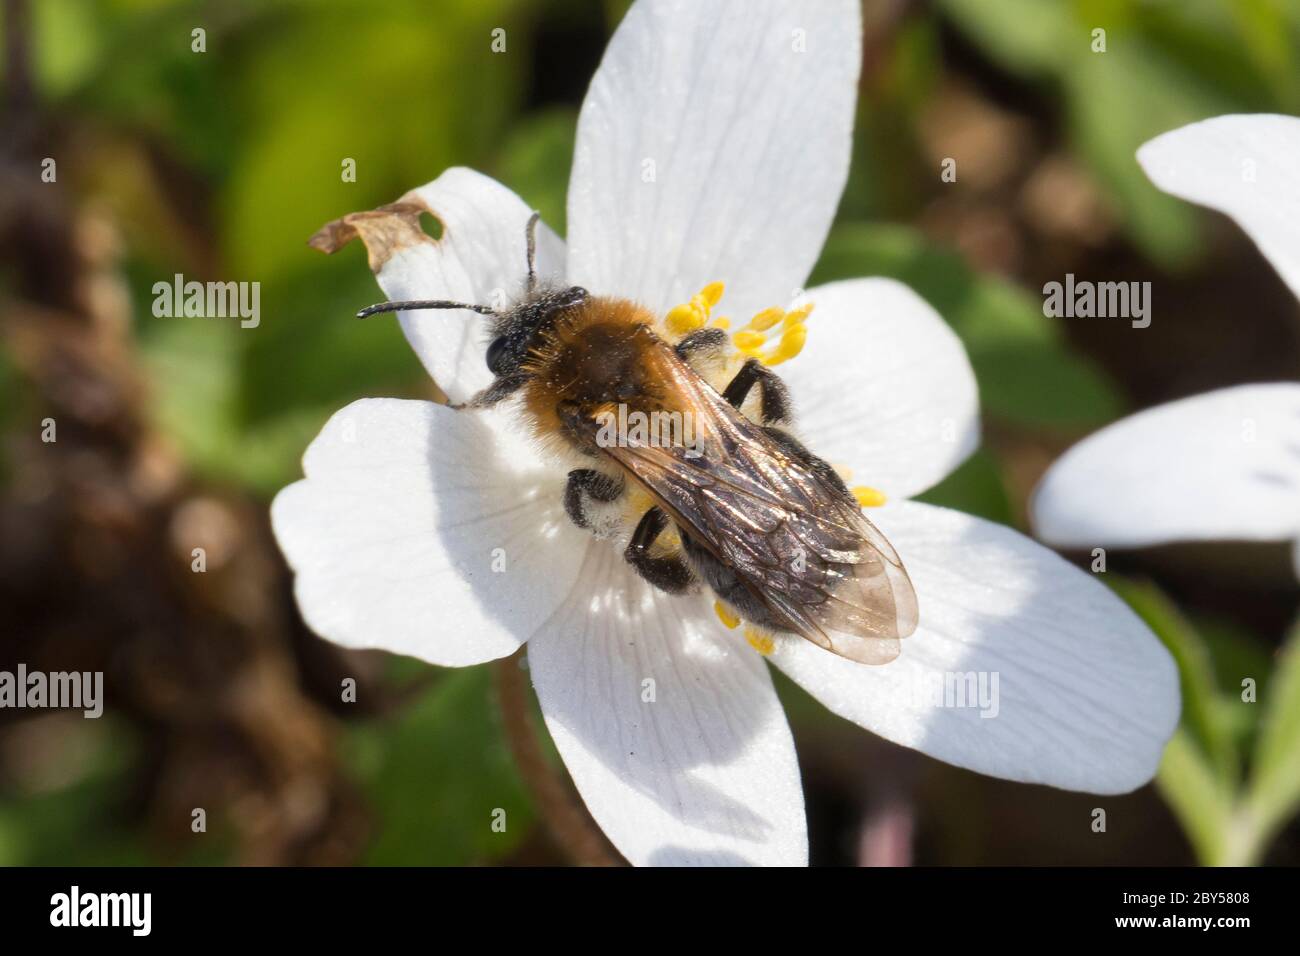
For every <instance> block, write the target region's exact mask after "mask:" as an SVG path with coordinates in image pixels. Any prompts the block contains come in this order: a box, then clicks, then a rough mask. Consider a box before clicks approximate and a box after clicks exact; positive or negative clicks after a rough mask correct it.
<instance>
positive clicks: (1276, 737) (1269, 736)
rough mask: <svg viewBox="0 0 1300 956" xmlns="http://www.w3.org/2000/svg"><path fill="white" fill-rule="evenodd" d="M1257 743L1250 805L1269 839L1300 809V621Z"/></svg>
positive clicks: (1266, 702)
mask: <svg viewBox="0 0 1300 956" xmlns="http://www.w3.org/2000/svg"><path fill="white" fill-rule="evenodd" d="M1260 706H1262V707H1264V708H1265V712H1264V716H1263V717H1262V719H1261V722H1260V734H1259V740H1258V743H1257V744H1256V747H1255V754H1254V761H1253V765H1252V773H1251V781H1250V786H1249V788H1248V792H1247V796H1246V811H1247V814H1248V817H1249V819H1250V820H1251V822H1252V823H1253V825H1254V827H1255V831H1256V834H1257V836H1256V839H1257V840H1258V843H1259V844H1260V845H1266V844H1267V842H1268V840H1269V839H1270V838H1271V836H1272V835H1273V834H1274V833H1275V832H1276V831H1277V830H1279V829H1280V828H1281V827H1282V826H1283V825H1284V824H1285V823H1286V822H1287V821H1288V820H1289V819H1290V818H1291V817H1292V816H1294V815H1295V813H1296V812H1297V810H1300V626H1297V627H1296V628H1295V630H1294V631H1292V633H1291V637H1290V638H1289V639H1288V641H1287V642H1286V645H1285V646H1284V647H1283V648H1282V650H1281V651H1280V652H1279V653H1278V661H1277V668H1276V670H1275V671H1274V673H1273V678H1272V680H1271V681H1270V683H1269V686H1268V690H1267V694H1266V695H1265V696H1262V697H1261V698H1260Z"/></svg>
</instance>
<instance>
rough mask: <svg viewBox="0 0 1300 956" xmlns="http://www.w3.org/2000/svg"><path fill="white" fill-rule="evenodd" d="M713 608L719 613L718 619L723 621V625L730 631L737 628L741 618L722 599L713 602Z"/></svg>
mask: <svg viewBox="0 0 1300 956" xmlns="http://www.w3.org/2000/svg"><path fill="white" fill-rule="evenodd" d="M713 610H714V612H715V613H716V614H717V615H718V620H719V621H721V622H722V624H723V626H724V627H726V629H727V630H729V631H731V630H735V627H736V625H737V624H739V623H740V618H738V617H736V615H734V614H732V613H731V609H730V608H728V607H727V606H726V605H725V604H723V603H722V602H721V601H714V602H713Z"/></svg>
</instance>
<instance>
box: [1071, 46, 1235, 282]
mask: <svg viewBox="0 0 1300 956" xmlns="http://www.w3.org/2000/svg"><path fill="white" fill-rule="evenodd" d="M1120 39H1121V38H1115V39H1113V40H1112V42H1111V44H1110V48H1109V49H1108V51H1107V52H1106V53H1098V54H1094V55H1090V56H1087V57H1082V58H1080V59H1079V60H1078V61H1077V63H1076V65H1075V68H1074V69H1072V70H1071V71H1070V72H1069V73H1068V74H1066V75H1065V76H1064V77H1063V80H1064V82H1065V83H1066V87H1067V100H1068V104H1067V106H1068V114H1069V122H1070V129H1071V134H1072V136H1071V138H1072V140H1073V144H1074V148H1075V150H1076V151H1077V152H1078V153H1079V154H1080V155H1081V156H1083V157H1084V158H1085V159H1086V160H1087V161H1088V163H1089V164H1090V165H1091V167H1092V169H1093V171H1094V172H1095V173H1096V174H1097V175H1098V176H1099V177H1100V179H1101V180H1102V182H1103V184H1104V185H1106V186H1107V187H1108V188H1109V191H1110V193H1111V198H1112V201H1113V205H1114V206H1115V208H1116V210H1117V211H1118V212H1119V214H1120V216H1121V218H1122V219H1123V220H1124V222H1125V223H1126V226H1127V228H1128V230H1129V231H1130V232H1131V234H1132V235H1133V237H1134V238H1135V239H1136V240H1137V242H1138V243H1139V244H1140V245H1141V246H1142V248H1143V250H1144V251H1145V252H1147V253H1148V254H1149V255H1151V256H1153V257H1154V258H1156V259H1157V260H1159V261H1160V262H1163V263H1165V264H1166V265H1178V264H1181V263H1184V262H1186V261H1188V260H1189V258H1190V257H1191V256H1192V254H1193V253H1194V252H1195V251H1196V250H1197V249H1198V248H1199V245H1200V240H1199V231H1198V229H1197V220H1196V215H1197V214H1196V211H1195V209H1194V208H1193V207H1192V206H1191V205H1190V204H1188V203H1186V202H1184V201H1182V200H1180V199H1177V198H1175V197H1173V196H1169V195H1167V194H1165V193H1163V192H1161V191H1160V190H1159V189H1157V188H1156V187H1155V186H1154V185H1152V183H1151V181H1150V180H1148V179H1147V177H1146V174H1145V173H1144V172H1143V171H1142V167H1141V166H1139V165H1138V162H1137V156H1136V154H1137V149H1138V147H1139V146H1141V145H1142V144H1143V143H1145V142H1146V141H1147V140H1149V139H1152V138H1153V137H1155V136H1158V135H1159V134H1161V133H1163V132H1166V131H1168V130H1171V129H1177V128H1178V127H1180V126H1184V125H1186V124H1188V123H1191V122H1194V121H1196V120H1199V119H1204V118H1205V117H1207V116H1216V115H1219V114H1222V113H1229V112H1232V109H1233V101H1232V100H1231V99H1230V98H1228V97H1225V96H1223V95H1222V94H1220V93H1219V92H1218V91H1216V90H1214V89H1213V88H1211V87H1209V86H1207V85H1205V84H1204V83H1203V82H1201V81H1200V80H1199V79H1198V78H1197V77H1196V76H1195V75H1194V74H1192V73H1191V72H1190V71H1188V70H1186V69H1184V68H1182V67H1181V66H1179V65H1178V64H1177V63H1175V62H1173V61H1171V60H1170V59H1169V58H1168V57H1166V56H1165V55H1164V54H1163V53H1161V52H1160V51H1159V50H1157V49H1154V48H1152V47H1149V46H1146V45H1142V44H1139V43H1137V42H1134V43H1132V44H1128V43H1122V42H1120Z"/></svg>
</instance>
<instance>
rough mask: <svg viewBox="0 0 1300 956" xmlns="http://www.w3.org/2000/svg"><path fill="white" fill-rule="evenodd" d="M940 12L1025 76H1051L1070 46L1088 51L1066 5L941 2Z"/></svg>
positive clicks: (1047, 0) (1025, 0)
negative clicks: (1076, 44) (1076, 45)
mask: <svg viewBox="0 0 1300 956" xmlns="http://www.w3.org/2000/svg"><path fill="white" fill-rule="evenodd" d="M939 6H940V8H941V9H942V10H943V11H944V13H946V14H947V15H948V16H949V17H950V18H951V19H952V20H953V21H954V22H955V23H956V24H957V26H958V27H959V28H960V29H961V30H962V31H963V32H964V33H966V34H967V35H968V36H970V38H971V39H972V40H974V41H975V42H976V43H977V44H978V45H979V46H981V47H983V48H984V49H986V50H988V52H989V53H990V54H991V55H992V56H993V58H994V59H995V60H997V61H998V63H1000V64H1002V65H1003V66H1005V67H1006V68H1007V69H1009V70H1011V71H1013V72H1015V73H1019V74H1021V75H1025V76H1034V75H1039V74H1045V73H1054V72H1055V71H1056V70H1057V69H1058V68H1059V66H1060V64H1061V61H1062V59H1065V60H1069V58H1070V55H1069V52H1068V51H1069V47H1070V44H1071V43H1080V44H1082V45H1083V49H1085V50H1086V49H1087V48H1088V43H1089V40H1090V35H1089V33H1088V31H1087V30H1081V29H1080V28H1079V26H1078V25H1077V24H1076V23H1075V20H1074V17H1073V16H1071V13H1070V7H1069V5H1068V4H1065V3H1056V2H1051V0H998V2H996V3H989V2H988V0H940V4H939Z"/></svg>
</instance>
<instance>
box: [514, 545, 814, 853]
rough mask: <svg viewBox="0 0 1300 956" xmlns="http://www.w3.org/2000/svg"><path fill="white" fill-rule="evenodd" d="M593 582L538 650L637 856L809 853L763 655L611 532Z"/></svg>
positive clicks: (618, 842) (596, 808)
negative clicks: (621, 547) (637, 564)
mask: <svg viewBox="0 0 1300 956" xmlns="http://www.w3.org/2000/svg"><path fill="white" fill-rule="evenodd" d="M583 588H584V590H583V591H582V593H581V594H575V596H574V599H573V600H572V601H571V602H570V603H569V604H568V605H566V606H565V608H564V609H563V610H562V611H561V612H560V613H558V614H556V615H554V616H553V617H552V618H551V619H550V620H549V621H547V623H546V625H545V627H544V628H543V630H542V631H541V632H540V633H538V634H537V635H536V636H535V637H533V639H532V640H531V641H530V642H529V645H528V661H529V669H530V670H531V672H532V676H533V682H534V686H535V687H536V688H537V696H538V699H539V700H540V702H541V705H542V712H543V714H544V715H545V717H546V725H547V727H548V728H549V729H550V732H551V736H552V737H553V738H554V740H555V744H556V746H557V747H558V748H559V751H560V755H561V756H562V757H563V758H564V762H565V765H566V766H567V767H568V768H569V772H570V774H572V776H573V780H574V782H575V783H576V784H577V786H578V791H579V792H580V793H581V794H582V798H583V800H585V801H586V803H587V807H588V809H590V811H591V814H592V816H593V817H594V818H595V819H596V822H597V823H599V824H600V826H601V828H602V829H603V830H604V831H605V833H606V834H607V835H608V836H609V838H610V840H612V841H613V843H614V845H615V846H616V847H618V849H619V851H620V852H621V853H622V854H623V855H624V856H626V857H627V858H628V859H629V860H630V861H631V862H632V863H634V864H637V865H730V864H768V865H773V864H785V865H793V866H801V865H804V864H805V863H806V862H807V854H808V841H807V834H806V830H805V824H804V808H803V791H802V788H801V787H800V783H799V768H798V764H797V762H796V759H795V754H794V744H793V741H792V740H791V736H790V729H789V727H788V725H787V724H786V720H785V714H784V712H783V711H782V709H781V705H780V703H779V701H778V700H777V697H776V692H775V691H774V690H773V688H772V683H771V678H770V677H769V675H768V673H767V668H766V666H765V665H764V663H763V661H762V659H761V658H760V657H759V656H758V654H756V653H755V652H754V651H753V650H751V649H750V648H749V647H748V645H747V644H746V643H745V641H744V638H743V637H742V636H741V635H740V632H739V631H731V632H728V631H725V630H724V629H723V627H722V625H721V624H720V623H719V622H718V620H717V618H716V617H715V616H714V614H713V612H712V610H711V609H710V608H709V605H708V603H707V602H706V601H705V600H703V599H702V598H700V597H699V596H695V597H693V598H671V597H668V596H667V595H664V594H662V593H661V592H657V591H653V590H652V589H650V588H649V587H648V586H647V585H646V584H645V583H644V582H643V581H641V580H640V579H639V578H636V577H635V576H633V574H632V573H631V572H630V571H629V570H628V569H627V567H626V565H625V564H624V563H623V562H622V560H621V559H620V557H619V556H618V555H617V554H616V553H615V552H613V551H612V550H611V549H610V548H609V547H608V545H606V544H604V543H602V542H598V541H594V542H593V543H592V545H591V547H590V549H589V550H588V553H587V562H586V567H585V568H584V571H583ZM649 682H652V683H649ZM649 694H653V700H647V699H646V698H647V695H649Z"/></svg>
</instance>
